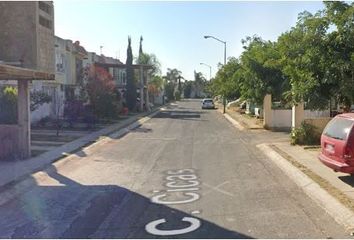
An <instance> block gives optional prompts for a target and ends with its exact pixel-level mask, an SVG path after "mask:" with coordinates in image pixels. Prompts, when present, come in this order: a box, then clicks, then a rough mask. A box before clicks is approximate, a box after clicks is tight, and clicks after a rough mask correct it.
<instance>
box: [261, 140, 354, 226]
mask: <svg viewBox="0 0 354 240" xmlns="http://www.w3.org/2000/svg"><path fill="white" fill-rule="evenodd" d="M257 148H259V149H260V150H261V151H262V152H263V153H264V154H265V155H266V156H267V157H268V158H269V159H270V160H271V161H272V162H273V163H274V164H275V165H277V166H278V167H279V168H280V169H281V170H282V171H283V172H284V173H285V174H286V175H287V176H288V177H289V178H290V179H291V180H292V181H293V182H295V183H296V185H298V186H299V187H300V188H301V189H302V190H303V191H304V192H305V193H306V195H307V196H309V197H310V198H311V199H312V200H313V201H314V202H316V203H317V204H318V205H319V206H320V207H321V208H323V209H324V210H325V211H326V212H327V213H328V214H329V215H330V216H332V217H333V218H334V220H335V221H336V222H337V223H339V224H341V225H344V226H345V227H346V228H347V230H353V229H354V212H353V211H351V210H350V209H348V208H347V207H345V206H344V205H343V204H342V203H340V202H339V201H338V200H337V199H336V198H334V197H333V196H332V195H330V194H329V193H328V192H327V191H326V190H324V189H323V188H321V187H320V185H318V184H317V183H316V182H314V181H313V180H312V179H310V178H309V177H308V176H307V175H306V174H305V173H303V172H302V171H301V170H299V169H298V168H296V167H295V166H293V165H292V164H291V163H290V162H289V161H287V160H286V159H285V158H283V157H282V156H281V155H280V154H279V153H277V152H276V151H275V150H273V149H272V148H271V147H270V146H269V144H266V143H262V144H259V145H257Z"/></svg>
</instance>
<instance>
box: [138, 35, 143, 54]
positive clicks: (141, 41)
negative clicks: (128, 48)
mask: <svg viewBox="0 0 354 240" xmlns="http://www.w3.org/2000/svg"><path fill="white" fill-rule="evenodd" d="M142 55H143V36H140V46H139V57H141V56H142Z"/></svg>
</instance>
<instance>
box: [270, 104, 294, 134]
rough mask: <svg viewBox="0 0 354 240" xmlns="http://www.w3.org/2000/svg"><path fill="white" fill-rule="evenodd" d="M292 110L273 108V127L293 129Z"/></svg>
mask: <svg viewBox="0 0 354 240" xmlns="http://www.w3.org/2000/svg"><path fill="white" fill-rule="evenodd" d="M291 116H292V115H291V110H290V109H272V123H271V125H270V127H271V128H272V129H279V130H281V129H283V130H289V129H291Z"/></svg>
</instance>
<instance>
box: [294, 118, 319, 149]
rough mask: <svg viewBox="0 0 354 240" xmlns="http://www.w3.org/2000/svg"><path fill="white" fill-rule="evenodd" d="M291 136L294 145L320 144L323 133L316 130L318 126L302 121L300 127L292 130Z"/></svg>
mask: <svg viewBox="0 0 354 240" xmlns="http://www.w3.org/2000/svg"><path fill="white" fill-rule="evenodd" d="M290 137H291V144H292V145H295V144H299V145H318V144H320V138H321V135H320V134H318V132H317V131H316V127H314V126H312V125H310V124H308V123H305V122H302V123H301V126H300V127H299V128H293V129H292V130H291V133H290Z"/></svg>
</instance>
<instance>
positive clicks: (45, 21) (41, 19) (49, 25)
mask: <svg viewBox="0 0 354 240" xmlns="http://www.w3.org/2000/svg"><path fill="white" fill-rule="evenodd" d="M39 24H40V25H42V26H43V27H46V28H49V29H52V21H50V20H48V19H46V18H45V17H43V16H39Z"/></svg>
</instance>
